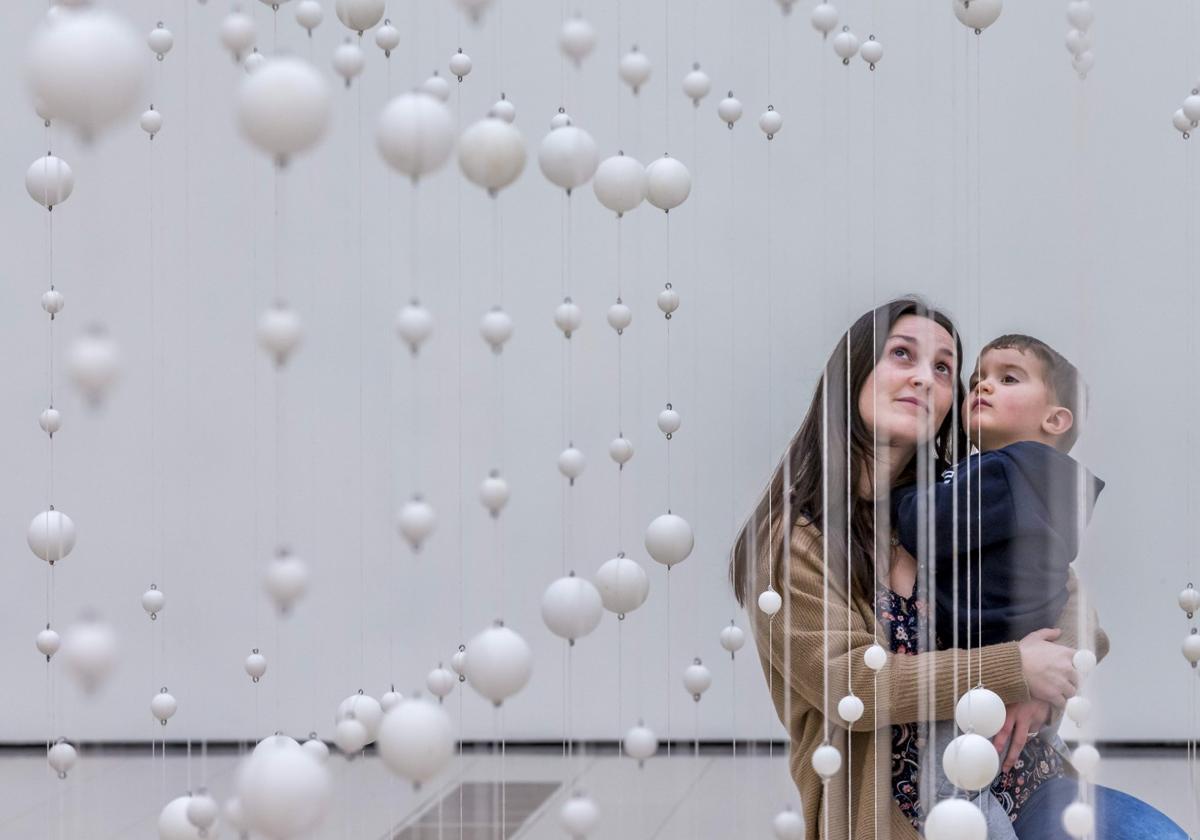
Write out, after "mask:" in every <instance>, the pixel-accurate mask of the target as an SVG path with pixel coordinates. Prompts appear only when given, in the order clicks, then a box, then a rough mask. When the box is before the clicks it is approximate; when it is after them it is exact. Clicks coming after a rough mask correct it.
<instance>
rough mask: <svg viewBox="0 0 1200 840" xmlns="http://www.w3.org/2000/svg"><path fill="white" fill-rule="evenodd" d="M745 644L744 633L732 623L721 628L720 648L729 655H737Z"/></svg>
mask: <svg viewBox="0 0 1200 840" xmlns="http://www.w3.org/2000/svg"><path fill="white" fill-rule="evenodd" d="M744 644H746V633H745V632H744V631H743V630H742V628H741V627H738V626H737V625H736V624H734V623H733V622H730V623H729V625H728V626H726V627H723V628H721V647H723V648H725V650H727V651H729V652H730V653H737V652H738V651H739V650H741V649H742V646H743V645H744Z"/></svg>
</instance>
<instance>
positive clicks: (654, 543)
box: [645, 513, 696, 568]
mask: <svg viewBox="0 0 1200 840" xmlns="http://www.w3.org/2000/svg"><path fill="white" fill-rule="evenodd" d="M645 544H646V551H648V552H649V553H650V556H651V557H653V558H654V560H655V562H658V563H662V564H663V565H664V566H667V567H668V568H669V567H671V566H674V565H675V564H676V563H681V562H683V561H684V560H686V559H687V558H688V555H689V554H691V553H692V548H693V547H695V545H696V539H695V536H694V535H693V534H692V526H691V525H689V524H688V521H687V520H686V519H684V518H683V517H682V516H677V515H676V514H673V513H664V514H662V515H661V516H657V517H655V518H654V519H653V520H652V521H651V522H650V524H649V525H648V526H647V527H646V537H645Z"/></svg>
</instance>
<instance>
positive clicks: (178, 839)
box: [158, 794, 206, 840]
mask: <svg viewBox="0 0 1200 840" xmlns="http://www.w3.org/2000/svg"><path fill="white" fill-rule="evenodd" d="M191 800H192V796H191V794H185V795H184V796H179V797H176V798H175V799H172V800H171V801H170V802H168V803H167V804H166V805H165V806H164V807H163V809H162V811H161V812H159V815H158V840H200V838H202V837H205V836H206V835H205V834H201V833H200V829H199V828H198V827H196V826H194V825H192V823H191V821H190V820H188V804H189V803H190V802H191Z"/></svg>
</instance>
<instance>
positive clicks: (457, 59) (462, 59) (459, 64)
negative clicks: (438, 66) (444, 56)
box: [450, 48, 474, 82]
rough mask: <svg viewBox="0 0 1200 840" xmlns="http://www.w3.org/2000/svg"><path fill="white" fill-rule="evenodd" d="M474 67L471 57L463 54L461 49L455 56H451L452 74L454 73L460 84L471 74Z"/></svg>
mask: <svg viewBox="0 0 1200 840" xmlns="http://www.w3.org/2000/svg"><path fill="white" fill-rule="evenodd" d="M472 66H474V65H473V64H472V63H471V56H469V55H467V54H466V53H465V52H463V51H462V49H461V48H460V49H459V51H458V52H456V53H455V54H454V55H452V56H450V72H451V73H453V74H454V75H455V76H456V77H457V78H458V80H459V81H460V82H461V81H462V80H463V78H464V77H465V76H467V75H468V74H470V72H471V68H472Z"/></svg>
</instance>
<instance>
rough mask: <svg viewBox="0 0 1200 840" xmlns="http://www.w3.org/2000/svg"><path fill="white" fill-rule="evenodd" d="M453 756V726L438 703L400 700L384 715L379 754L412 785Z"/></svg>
mask: <svg viewBox="0 0 1200 840" xmlns="http://www.w3.org/2000/svg"><path fill="white" fill-rule="evenodd" d="M453 756H454V728H453V726H452V725H451V723H450V716H449V715H447V714H446V712H445V710H443V709H442V708H441V707H440V706H436V705H434V704H433V703H429V702H427V701H425V700H417V699H411V700H404V701H402V702H401V703H400V704H399V705H398V706H396V708H394V709H392V710H391V711H390V712H388V713H387V715H386V716H384V719H383V725H382V726H381V727H380V730H379V757H380V758H381V759H382V760H383V763H384V764H386V765H387V767H388V769H389V770H391V771H392V772H393V773H396V774H397V775H399V776H401V777H403V778H405V779H407V780H408V781H410V782H412V783H413V784H421V783H423V782H427V781H429V780H430V779H432V778H433V777H434V776H436V775H437V774H438V773H440V772H442V770H444V769H445V768H446V765H448V764H449V763H450V759H451V758H453Z"/></svg>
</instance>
